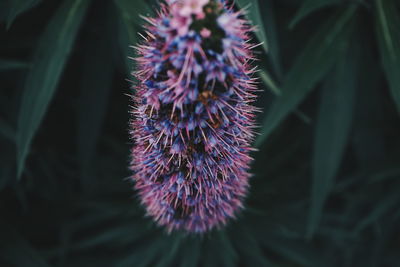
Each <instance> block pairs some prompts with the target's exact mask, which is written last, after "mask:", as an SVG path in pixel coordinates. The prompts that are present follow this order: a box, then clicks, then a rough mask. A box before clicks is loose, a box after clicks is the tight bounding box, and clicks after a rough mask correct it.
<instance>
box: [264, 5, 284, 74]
mask: <svg viewBox="0 0 400 267" xmlns="http://www.w3.org/2000/svg"><path fill="white" fill-rule="evenodd" d="M259 3H260V10H261V11H260V12H262V13H263V16H262V18H263V22H264V25H267V27H265V33H266V35H267V36H268V55H267V56H268V57H269V59H270V61H271V64H272V67H273V69H274V73H275V74H276V76H277V78H278V80H279V81H280V80H281V79H282V64H281V55H280V50H281V49H280V43H279V35H278V29H277V22H276V17H275V12H276V9H275V4H274V1H273V0H262V1H259Z"/></svg>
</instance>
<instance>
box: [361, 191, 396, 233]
mask: <svg viewBox="0 0 400 267" xmlns="http://www.w3.org/2000/svg"><path fill="white" fill-rule="evenodd" d="M397 188H399V187H397ZM399 204H400V196H399V194H398V190H397V191H395V192H388V193H386V196H385V198H383V199H380V200H379V202H377V203H376V205H375V206H374V207H373V208H372V209H371V210H370V211H369V212H368V215H367V216H366V217H365V218H363V219H362V220H360V221H359V222H358V224H357V226H356V228H355V229H354V233H355V234H356V235H358V234H359V233H360V232H361V231H362V230H364V229H365V228H366V227H368V226H369V225H371V224H373V223H374V222H376V221H378V220H379V219H380V218H382V217H383V216H384V215H385V214H386V213H388V212H389V211H390V210H393V211H397V210H398V207H399Z"/></svg>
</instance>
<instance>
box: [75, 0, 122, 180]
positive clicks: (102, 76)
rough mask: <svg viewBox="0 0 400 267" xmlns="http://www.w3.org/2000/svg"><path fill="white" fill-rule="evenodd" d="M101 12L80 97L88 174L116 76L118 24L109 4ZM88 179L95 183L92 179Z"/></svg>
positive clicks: (82, 153)
mask: <svg viewBox="0 0 400 267" xmlns="http://www.w3.org/2000/svg"><path fill="white" fill-rule="evenodd" d="M99 13H100V15H99V16H98V17H97V20H96V23H97V24H96V25H94V26H96V28H98V29H101V31H98V32H95V34H93V36H91V38H90V40H91V43H89V44H88V45H87V49H86V53H85V58H84V63H83V64H84V66H83V78H82V82H81V87H82V89H81V90H80V92H81V93H80V96H79V99H78V103H79V105H78V116H77V122H78V127H77V129H78V134H77V152H78V158H79V159H80V163H81V167H82V168H83V171H84V173H85V175H86V174H89V172H90V165H91V163H93V161H92V160H93V158H94V155H95V153H96V145H97V141H98V139H99V136H100V132H101V127H102V124H103V120H104V117H105V114H106V111H107V104H108V99H109V94H110V91H111V86H112V79H113V75H114V62H113V61H114V51H115V50H116V47H115V44H116V42H115V41H114V32H115V29H116V26H117V25H116V23H115V21H116V19H115V16H114V10H113V9H112V6H111V8H110V4H107V5H106V6H105V7H104V8H103V9H101V10H98V13H97V14H99ZM99 40H101V41H100V42H99ZM99 55H101V56H99ZM87 182H88V183H90V184H93V181H87Z"/></svg>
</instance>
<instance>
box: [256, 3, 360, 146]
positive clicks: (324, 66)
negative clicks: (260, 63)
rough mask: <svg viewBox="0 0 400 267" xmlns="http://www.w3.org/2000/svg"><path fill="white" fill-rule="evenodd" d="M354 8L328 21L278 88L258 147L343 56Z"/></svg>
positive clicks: (257, 142)
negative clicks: (278, 94)
mask: <svg viewBox="0 0 400 267" xmlns="http://www.w3.org/2000/svg"><path fill="white" fill-rule="evenodd" d="M354 12H355V7H354V6H351V7H349V8H348V9H346V10H344V11H343V12H341V13H340V14H339V17H336V16H334V17H332V18H331V19H330V20H328V21H327V22H326V23H325V24H324V25H323V26H322V27H321V28H320V29H319V31H318V32H317V34H316V35H315V36H314V37H313V38H312V39H311V40H310V42H309V43H308V45H307V47H306V48H305V49H304V51H303V52H302V53H301V54H300V55H299V56H298V57H297V59H296V61H295V63H294V65H293V67H292V68H291V70H290V71H289V73H288V75H287V77H286V79H285V82H284V84H283V87H282V94H281V95H280V96H279V97H277V99H276V100H275V102H274V103H273V104H272V106H271V108H270V110H269V111H268V114H267V115H266V118H265V119H264V122H263V128H262V131H261V135H260V136H259V138H258V139H257V141H256V146H257V147H259V146H260V145H261V144H262V143H263V142H264V141H265V139H266V138H267V137H268V135H269V134H270V133H271V132H272V131H273V130H274V129H275V128H276V127H277V126H278V125H279V124H280V122H281V121H282V120H283V119H284V118H285V117H286V116H287V115H288V114H289V113H290V112H292V111H293V110H294V109H295V108H296V106H297V105H298V104H299V103H300V102H301V101H302V100H303V99H304V98H305V97H306V95H307V94H308V93H309V92H310V91H311V90H312V89H313V88H314V87H315V85H316V84H317V82H319V81H320V80H321V79H322V78H323V77H324V76H325V74H326V73H327V72H328V71H329V70H330V69H331V67H332V66H333V64H334V63H335V61H336V59H337V58H338V57H339V56H340V55H341V54H342V53H343V50H344V47H345V46H346V43H347V41H348V37H349V35H350V32H351V28H352V27H350V26H351V21H352V20H351V18H352V17H353V14H354Z"/></svg>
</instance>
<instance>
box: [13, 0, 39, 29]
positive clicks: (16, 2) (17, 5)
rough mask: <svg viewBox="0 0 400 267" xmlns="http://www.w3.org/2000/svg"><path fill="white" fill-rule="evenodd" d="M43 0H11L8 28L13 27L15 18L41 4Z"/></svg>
mask: <svg viewBox="0 0 400 267" xmlns="http://www.w3.org/2000/svg"><path fill="white" fill-rule="evenodd" d="M40 1H41V0H11V1H9V6H8V8H9V9H8V17H7V26H6V27H7V29H9V28H10V27H11V24H12V23H13V22H14V20H15V18H16V17H17V16H18V15H20V14H22V13H24V12H26V11H27V10H29V9H30V8H32V7H34V6H36V5H37V4H39V2H40Z"/></svg>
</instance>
